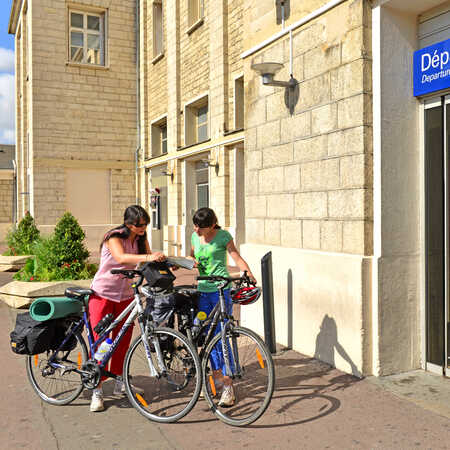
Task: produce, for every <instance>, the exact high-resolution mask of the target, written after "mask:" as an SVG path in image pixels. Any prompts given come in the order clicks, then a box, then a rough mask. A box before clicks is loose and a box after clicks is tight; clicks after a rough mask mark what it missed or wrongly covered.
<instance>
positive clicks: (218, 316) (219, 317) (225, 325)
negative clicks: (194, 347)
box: [196, 282, 241, 378]
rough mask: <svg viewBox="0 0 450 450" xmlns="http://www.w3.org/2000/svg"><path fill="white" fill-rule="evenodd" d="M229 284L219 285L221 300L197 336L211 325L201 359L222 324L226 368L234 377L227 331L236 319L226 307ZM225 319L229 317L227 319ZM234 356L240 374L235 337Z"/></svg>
mask: <svg viewBox="0 0 450 450" xmlns="http://www.w3.org/2000/svg"><path fill="white" fill-rule="evenodd" d="M227 284H228V282H225V283H224V284H223V285H219V286H218V291H219V302H218V303H217V304H216V305H215V306H214V308H213V309H212V311H211V312H210V313H209V316H208V317H207V318H206V320H205V321H204V323H203V324H202V326H201V327H200V329H199V331H198V333H197V335H196V338H198V337H199V336H200V335H201V334H202V333H203V332H204V331H205V330H206V328H207V327H208V326H209V330H208V332H207V333H206V337H205V342H204V344H203V346H202V348H201V350H200V355H199V356H200V359H202V358H203V356H204V354H205V349H206V347H207V346H208V344H209V342H210V341H211V340H212V338H213V337H214V335H215V334H214V332H215V330H216V328H217V325H218V324H220V333H221V338H222V339H221V342H222V352H223V359H224V361H225V370H226V374H224V375H226V376H229V377H230V378H234V376H235V375H234V374H233V371H232V369H231V364H230V357H229V356H230V355H229V352H228V345H226V333H227V331H228V330H229V329H230V327H232V321H233V320H234V318H233V316H232V315H229V314H227V312H226V307H225V295H224V290H225V286H226V285H227ZM225 319H228V320H226V321H225ZM232 344H233V345H232V347H233V348H232V349H231V353H232V358H233V361H234V364H235V372H236V373H237V374H240V371H241V367H240V364H239V354H238V352H237V348H236V341H235V339H232Z"/></svg>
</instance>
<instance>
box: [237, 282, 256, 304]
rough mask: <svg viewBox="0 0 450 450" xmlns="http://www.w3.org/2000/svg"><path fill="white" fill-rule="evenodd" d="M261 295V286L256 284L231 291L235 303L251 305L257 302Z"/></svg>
mask: <svg viewBox="0 0 450 450" xmlns="http://www.w3.org/2000/svg"><path fill="white" fill-rule="evenodd" d="M260 295H261V288H259V287H256V286H251V287H249V286H244V287H240V288H238V289H236V290H233V291H232V292H231V298H232V300H233V303H239V304H241V305H250V304H251V303H254V302H256V300H258V298H259V297H260Z"/></svg>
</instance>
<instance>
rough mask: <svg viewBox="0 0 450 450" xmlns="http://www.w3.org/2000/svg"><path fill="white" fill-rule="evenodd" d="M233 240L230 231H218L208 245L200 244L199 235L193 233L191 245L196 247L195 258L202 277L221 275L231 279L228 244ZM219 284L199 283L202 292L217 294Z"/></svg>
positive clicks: (210, 282)
mask: <svg viewBox="0 0 450 450" xmlns="http://www.w3.org/2000/svg"><path fill="white" fill-rule="evenodd" d="M231 239H233V236H231V234H230V233H228V231H225V230H222V229H220V230H217V233H216V235H215V236H214V239H213V240H212V241H211V242H209V243H207V244H200V237H199V235H198V234H197V233H192V237H191V243H192V247H194V256H195V259H196V260H197V262H198V264H199V267H198V271H199V274H200V276H205V275H220V276H223V277H229V276H230V274H229V273H228V270H227V244H228V242H230V241H231ZM217 284H218V283H214V282H212V281H204V280H203V281H199V282H198V290H199V291H200V292H215V291H217Z"/></svg>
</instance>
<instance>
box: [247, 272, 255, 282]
mask: <svg viewBox="0 0 450 450" xmlns="http://www.w3.org/2000/svg"><path fill="white" fill-rule="evenodd" d="M247 276H248V277H249V278H250V281H251V282H252V283H255V284H256V283H257V281H256V278H255V276H254V275H253V274H252V273H251V272H250V271H247Z"/></svg>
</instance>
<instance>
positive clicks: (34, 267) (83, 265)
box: [14, 213, 97, 281]
mask: <svg viewBox="0 0 450 450" xmlns="http://www.w3.org/2000/svg"><path fill="white" fill-rule="evenodd" d="M84 237H85V234H84V231H83V230H82V228H81V227H80V225H79V224H78V222H77V220H76V219H75V217H74V216H73V215H72V214H70V213H65V214H64V215H63V216H62V218H61V219H60V220H59V222H58V223H57V224H56V227H55V231H54V233H53V234H52V235H51V236H49V237H44V238H40V239H39V240H38V241H36V242H35V243H34V244H33V245H32V248H31V252H32V254H33V255H34V256H33V257H32V258H29V259H28V260H27V262H26V263H25V266H24V267H23V268H22V269H21V270H20V271H19V272H17V274H16V275H15V276H14V279H16V280H21V281H60V280H81V279H87V278H92V277H93V276H94V275H95V272H96V271H97V266H96V265H95V264H88V263H87V258H88V257H89V252H88V250H87V249H86V247H85V246H84V243H83V240H84Z"/></svg>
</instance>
